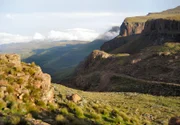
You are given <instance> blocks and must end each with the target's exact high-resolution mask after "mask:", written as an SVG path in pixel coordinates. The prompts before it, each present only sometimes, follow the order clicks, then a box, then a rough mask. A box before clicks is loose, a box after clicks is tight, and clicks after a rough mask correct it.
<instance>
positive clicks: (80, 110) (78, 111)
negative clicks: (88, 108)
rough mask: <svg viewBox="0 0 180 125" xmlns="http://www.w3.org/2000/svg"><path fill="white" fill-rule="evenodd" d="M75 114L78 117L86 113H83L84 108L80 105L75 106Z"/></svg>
mask: <svg viewBox="0 0 180 125" xmlns="http://www.w3.org/2000/svg"><path fill="white" fill-rule="evenodd" d="M74 110H75V114H76V116H77V117H78V118H83V117H84V114H83V110H82V109H81V108H79V107H75V109H74Z"/></svg>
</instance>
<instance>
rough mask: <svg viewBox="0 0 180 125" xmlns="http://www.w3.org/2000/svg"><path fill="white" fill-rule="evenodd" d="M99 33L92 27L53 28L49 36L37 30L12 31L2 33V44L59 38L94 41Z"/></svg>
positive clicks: (0, 34)
mask: <svg viewBox="0 0 180 125" xmlns="http://www.w3.org/2000/svg"><path fill="white" fill-rule="evenodd" d="M98 35H99V33H97V32H95V31H94V30H90V29H82V28H75V29H67V30H65V31H55V30H51V31H50V32H49V33H48V35H47V36H43V35H42V34H40V33H38V32H36V33H35V34H34V36H22V35H18V34H10V33H0V44H8V43H20V42H30V41H32V40H39V41H43V40H50V41H58V40H82V41H92V40H94V39H95V38H97V36H98Z"/></svg>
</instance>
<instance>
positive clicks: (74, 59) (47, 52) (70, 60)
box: [24, 27, 119, 82]
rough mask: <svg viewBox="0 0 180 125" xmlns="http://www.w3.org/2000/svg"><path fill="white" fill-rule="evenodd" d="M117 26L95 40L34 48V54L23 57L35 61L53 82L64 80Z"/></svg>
mask: <svg viewBox="0 0 180 125" xmlns="http://www.w3.org/2000/svg"><path fill="white" fill-rule="evenodd" d="M118 33H119V27H112V28H111V29H110V30H109V31H107V32H105V33H104V34H102V35H100V36H99V37H98V38H97V39H96V40H94V41H92V42H89V43H85V44H76V45H66V46H63V47H62V46H59V47H58V46H57V47H52V48H49V49H36V50H34V51H33V53H34V55H32V56H30V57H28V58H26V59H24V61H25V62H35V63H36V64H38V65H40V66H41V67H42V69H43V71H44V72H47V73H49V74H50V75H51V76H52V79H53V82H61V81H65V80H67V79H69V78H71V76H72V75H73V72H74V69H75V67H76V66H77V65H78V64H79V62H81V61H82V60H83V59H84V58H85V57H86V56H88V55H89V54H90V53H91V52H92V51H93V50H95V49H99V48H100V46H101V45H102V44H103V43H104V42H106V41H108V40H110V39H113V38H114V37H115V36H117V35H118Z"/></svg>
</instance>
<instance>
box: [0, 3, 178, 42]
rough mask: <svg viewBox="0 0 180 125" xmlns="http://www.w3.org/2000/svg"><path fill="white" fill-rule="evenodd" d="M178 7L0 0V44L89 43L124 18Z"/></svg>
mask: <svg viewBox="0 0 180 125" xmlns="http://www.w3.org/2000/svg"><path fill="white" fill-rule="evenodd" d="M179 5H180V0H0V44H5V43H12V42H28V41H31V40H40V41H43V40H50V41H57V40H88V41H92V40H93V39H95V38H96V37H98V36H99V35H100V34H102V33H104V32H105V31H107V30H108V29H110V28H111V27H112V26H120V25H121V23H122V21H123V20H124V19H125V18H126V17H130V16H139V15H146V14H148V13H149V12H160V11H163V10H167V9H170V8H174V7H177V6H179Z"/></svg>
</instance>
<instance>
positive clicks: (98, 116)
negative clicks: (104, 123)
mask: <svg viewBox="0 0 180 125" xmlns="http://www.w3.org/2000/svg"><path fill="white" fill-rule="evenodd" d="M90 116H91V118H93V119H95V120H100V119H101V115H100V114H97V113H96V112H91V113H90Z"/></svg>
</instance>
